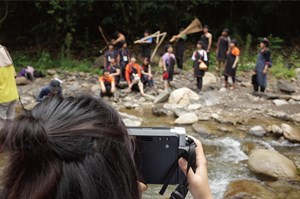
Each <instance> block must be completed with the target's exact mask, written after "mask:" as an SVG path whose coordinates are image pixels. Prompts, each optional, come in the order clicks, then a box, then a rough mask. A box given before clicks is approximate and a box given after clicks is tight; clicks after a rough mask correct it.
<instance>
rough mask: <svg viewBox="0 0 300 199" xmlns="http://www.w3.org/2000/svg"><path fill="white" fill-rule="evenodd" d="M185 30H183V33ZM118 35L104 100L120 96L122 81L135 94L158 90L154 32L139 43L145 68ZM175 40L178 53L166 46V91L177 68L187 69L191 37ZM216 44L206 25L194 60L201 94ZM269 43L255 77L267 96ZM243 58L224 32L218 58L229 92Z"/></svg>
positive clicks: (108, 55) (108, 61) (103, 80)
mask: <svg viewBox="0 0 300 199" xmlns="http://www.w3.org/2000/svg"><path fill="white" fill-rule="evenodd" d="M183 30H184V29H183V28H182V29H181V30H180V32H182V31H183ZM116 35H117V38H116V39H115V40H112V42H111V43H110V44H109V45H108V50H107V51H106V52H105V53H104V57H105V58H104V70H103V71H104V73H103V76H102V77H100V78H99V82H100V85H101V96H104V95H108V96H113V95H114V94H115V93H116V90H117V89H116V87H118V84H119V82H120V80H125V81H126V82H127V84H128V91H132V89H133V88H134V90H138V91H140V93H141V94H142V95H144V94H145V93H144V87H145V86H146V85H149V86H150V87H151V88H154V87H155V86H154V82H153V74H152V73H151V64H150V56H151V44H152V43H153V38H151V37H149V35H150V32H149V31H148V30H146V31H145V33H144V36H145V38H146V39H145V40H143V39H142V40H138V42H137V43H139V44H142V48H141V59H142V64H141V65H139V64H138V63H137V60H136V58H135V57H134V56H132V55H131V52H130V50H129V49H128V47H127V43H126V38H125V36H124V35H123V34H121V33H119V32H118V33H117V34H116ZM173 38H175V41H176V45H175V49H174V48H173V46H172V44H168V45H166V47H165V53H164V54H162V56H161V61H160V66H161V68H162V71H163V73H162V79H163V82H164V89H165V90H170V82H171V81H172V80H173V76H174V71H175V66H176V65H177V68H178V70H182V69H183V62H184V52H185V42H186V40H187V35H185V34H178V35H174V36H173ZM212 41H213V36H212V34H211V33H210V32H209V27H208V26H207V25H205V26H204V28H203V34H202V35H201V38H200V40H199V41H198V42H197V44H196V50H195V51H194V52H193V54H192V56H191V59H192V60H193V71H194V76H195V79H196V86H197V90H198V92H199V93H200V94H201V92H202V85H203V83H202V82H203V77H204V75H205V72H206V71H207V70H208V67H209V64H210V52H211V49H212ZM269 43H270V42H269V40H268V39H267V38H264V39H263V40H262V41H261V42H260V48H261V51H260V53H259V56H258V60H257V64H256V68H255V69H254V72H253V76H252V84H253V87H254V91H261V92H264V91H265V88H266V76H267V71H268V69H269V68H270V67H271V66H272V65H271V61H270V54H271V53H270V50H269V48H268V46H269ZM114 45H115V46H119V48H118V49H114ZM239 57H240V49H239V48H238V42H237V40H236V39H231V38H230V36H229V30H228V29H227V28H225V29H223V31H222V33H221V35H220V37H219V38H218V41H217V45H216V58H217V61H218V64H217V67H216V72H217V73H218V74H219V75H223V76H224V80H225V82H224V86H225V87H226V88H230V89H234V88H235V87H236V71H237V68H238V62H239V60H240V59H239ZM229 78H231V80H232V84H231V83H230V84H229V82H230V81H229ZM259 88H260V89H259Z"/></svg>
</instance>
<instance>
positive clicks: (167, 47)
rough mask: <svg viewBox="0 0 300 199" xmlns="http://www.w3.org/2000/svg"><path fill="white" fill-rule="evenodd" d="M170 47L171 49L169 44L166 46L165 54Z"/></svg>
mask: <svg viewBox="0 0 300 199" xmlns="http://www.w3.org/2000/svg"><path fill="white" fill-rule="evenodd" d="M171 47H172V48H173V46H172V45H171V44H167V45H166V46H165V52H168V49H169V48H171Z"/></svg>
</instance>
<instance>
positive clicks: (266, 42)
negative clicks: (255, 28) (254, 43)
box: [260, 37, 270, 46]
mask: <svg viewBox="0 0 300 199" xmlns="http://www.w3.org/2000/svg"><path fill="white" fill-rule="evenodd" d="M260 42H261V43H264V44H265V45H266V46H269V45H270V41H269V39H268V38H266V37H265V38H263V39H262V40H261V41H260Z"/></svg>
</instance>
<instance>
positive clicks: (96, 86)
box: [91, 85, 100, 95]
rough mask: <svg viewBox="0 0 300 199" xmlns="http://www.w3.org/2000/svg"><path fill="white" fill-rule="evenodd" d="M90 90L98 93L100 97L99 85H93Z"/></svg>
mask: <svg viewBox="0 0 300 199" xmlns="http://www.w3.org/2000/svg"><path fill="white" fill-rule="evenodd" d="M91 90H92V92H93V93H99V95H100V86H99V85H93V86H92V88H91Z"/></svg>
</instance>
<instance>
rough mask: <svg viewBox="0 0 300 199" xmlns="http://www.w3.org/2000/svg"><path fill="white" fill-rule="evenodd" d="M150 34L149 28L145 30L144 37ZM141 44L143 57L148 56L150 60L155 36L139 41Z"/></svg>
mask: <svg viewBox="0 0 300 199" xmlns="http://www.w3.org/2000/svg"><path fill="white" fill-rule="evenodd" d="M148 36H150V31H149V30H145V32H144V37H148ZM138 43H139V44H142V45H141V57H142V59H144V58H148V59H149V60H150V57H151V44H152V43H153V38H152V37H151V38H148V39H145V40H141V41H139V42H138Z"/></svg>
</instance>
